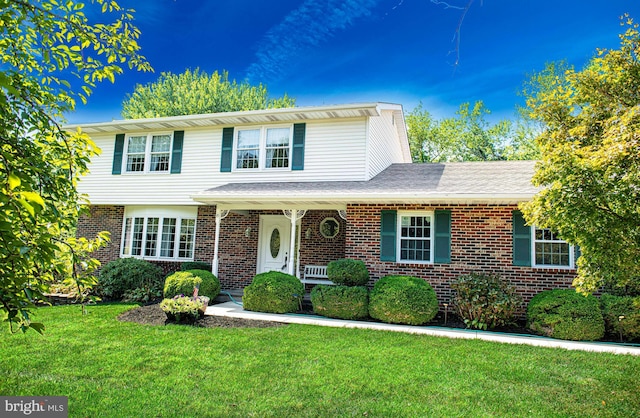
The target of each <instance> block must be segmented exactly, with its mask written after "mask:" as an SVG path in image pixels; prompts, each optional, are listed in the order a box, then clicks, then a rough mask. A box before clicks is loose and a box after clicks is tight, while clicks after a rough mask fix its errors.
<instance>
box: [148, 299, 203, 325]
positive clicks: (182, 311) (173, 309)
mask: <svg viewBox="0 0 640 418" xmlns="http://www.w3.org/2000/svg"><path fill="white" fill-rule="evenodd" d="M208 304H209V298H208V297H206V296H196V297H195V298H194V297H190V296H185V295H177V296H174V297H173V298H167V299H163V300H162V302H160V309H162V311H163V312H164V313H165V314H166V315H167V318H169V319H173V320H175V321H177V322H188V323H193V322H194V321H195V320H196V319H198V318H201V317H202V316H203V315H204V312H205V309H206V307H207V305H208Z"/></svg>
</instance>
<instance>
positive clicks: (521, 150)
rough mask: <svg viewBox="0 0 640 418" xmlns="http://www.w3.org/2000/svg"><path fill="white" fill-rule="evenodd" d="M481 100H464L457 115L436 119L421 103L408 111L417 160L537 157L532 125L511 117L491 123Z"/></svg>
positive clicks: (441, 160) (482, 159) (488, 112)
mask: <svg viewBox="0 0 640 418" xmlns="http://www.w3.org/2000/svg"><path fill="white" fill-rule="evenodd" d="M490 113H491V112H490V111H489V110H488V109H487V108H486V107H485V105H484V103H483V102H482V101H477V102H475V103H474V105H473V107H471V105H470V104H469V103H463V104H462V105H460V108H459V109H458V111H457V112H456V116H455V117H452V118H445V119H441V120H435V119H433V117H432V116H431V115H430V114H429V112H428V111H426V110H425V109H424V108H423V107H422V104H419V105H418V106H417V107H416V108H415V109H414V110H413V111H412V112H410V113H409V114H408V115H407V118H406V119H407V126H408V135H409V145H410V148H411V155H412V158H413V161H414V162H423V163H424V162H446V161H487V160H505V159H513V160H516V159H518V160H521V159H532V158H534V159H535V158H536V157H537V149H536V147H535V145H534V141H533V135H532V134H531V132H532V131H531V126H530V125H528V124H527V123H526V122H525V121H518V123H517V124H516V125H515V127H514V124H513V123H512V122H511V121H509V120H501V121H499V122H497V123H495V124H491V123H489V122H488V121H487V120H486V119H485V117H486V116H487V115H489V114H490Z"/></svg>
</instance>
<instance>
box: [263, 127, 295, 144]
mask: <svg viewBox="0 0 640 418" xmlns="http://www.w3.org/2000/svg"><path fill="white" fill-rule="evenodd" d="M289 132H291V131H290V130H289V128H271V129H267V147H288V146H289Z"/></svg>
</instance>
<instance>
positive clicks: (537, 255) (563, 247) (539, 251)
mask: <svg viewBox="0 0 640 418" xmlns="http://www.w3.org/2000/svg"><path fill="white" fill-rule="evenodd" d="M531 230H532V232H533V239H532V242H533V259H534V265H535V266H544V267H573V265H574V260H573V259H574V257H573V246H571V245H569V243H567V242H566V241H564V240H563V239H561V238H560V237H558V235H557V234H555V233H554V232H552V231H551V230H550V229H542V228H531Z"/></svg>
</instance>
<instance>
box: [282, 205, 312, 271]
mask: <svg viewBox="0 0 640 418" xmlns="http://www.w3.org/2000/svg"><path fill="white" fill-rule="evenodd" d="M282 212H283V213H284V216H286V217H287V218H288V219H290V220H291V240H290V241H291V243H290V244H289V260H287V273H288V274H291V275H292V276H297V275H296V274H295V266H296V258H297V257H296V237H297V236H298V230H297V223H298V219H302V217H304V215H305V214H306V213H307V211H306V210H295V209H292V210H283V211H282Z"/></svg>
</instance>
